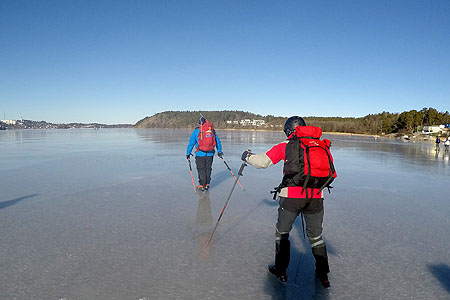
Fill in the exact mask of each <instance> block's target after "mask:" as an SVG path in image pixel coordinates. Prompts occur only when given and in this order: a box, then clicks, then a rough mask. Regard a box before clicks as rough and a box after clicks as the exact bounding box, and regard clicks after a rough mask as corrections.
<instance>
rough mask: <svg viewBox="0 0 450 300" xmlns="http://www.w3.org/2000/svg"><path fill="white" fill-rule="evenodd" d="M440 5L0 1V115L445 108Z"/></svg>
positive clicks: (106, 117)
mask: <svg viewBox="0 0 450 300" xmlns="http://www.w3.org/2000/svg"><path fill="white" fill-rule="evenodd" d="M449 16H450V1H448V0H420V1H419V0H404V1H402V0H365V1H361V0H339V1H336V0H324V1H311V0H298V1H290V0H283V1H275V0H273V1H264V0H258V1H232V0H226V1H225V0H224V1H215V0H211V1H206V0H204V1H181V0H180V1H172V0H164V1H162V0H161V1H158V0H153V1H150V0H149V1H144V0H140V1H125V0H124V1H117V0H107V1H94V0H89V1H84V0H70V1H69V0H54V1H48V0H41V1H32V0H30V1H22V0H2V1H0V114H1V115H0V119H3V118H6V119H21V118H23V119H27V120H45V121H47V122H53V123H69V122H85V123H90V122H98V123H106V124H118V123H129V124H134V123H136V122H137V121H139V120H140V119H142V118H144V117H146V116H151V115H153V114H155V113H159V112H163V111H170V110H172V111H174V110H175V111H187V110H189V111H196V110H242V111H248V112H252V113H256V114H260V115H263V116H265V115H274V116H283V117H289V116H292V115H300V116H323V117H331V116H337V117H362V116H365V115H368V114H377V113H381V112H383V111H388V112H393V113H394V112H403V111H409V110H412V109H416V110H420V109H422V108H424V107H433V108H435V109H437V110H438V111H442V112H445V111H447V110H450V17H449Z"/></svg>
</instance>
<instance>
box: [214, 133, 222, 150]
mask: <svg viewBox="0 0 450 300" xmlns="http://www.w3.org/2000/svg"><path fill="white" fill-rule="evenodd" d="M214 136H215V137H216V148H217V152H218V153H222V143H221V142H220V139H219V136H218V135H217V133H216V131H215V130H214Z"/></svg>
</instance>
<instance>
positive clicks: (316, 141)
mask: <svg viewBox="0 0 450 300" xmlns="http://www.w3.org/2000/svg"><path fill="white" fill-rule="evenodd" d="M321 135H322V129H320V128H319V127H315V126H297V128H296V130H295V132H294V133H293V134H292V136H291V137H290V138H289V142H288V144H287V145H286V152H285V158H286V159H285V163H284V177H283V182H282V185H283V186H301V187H303V189H306V188H316V189H320V191H322V190H323V189H324V188H325V187H329V186H330V184H331V183H332V182H333V180H334V178H336V176H337V175H336V170H335V168H334V164H333V157H332V155H331V152H330V146H331V142H330V141H329V140H327V139H324V140H320V137H321Z"/></svg>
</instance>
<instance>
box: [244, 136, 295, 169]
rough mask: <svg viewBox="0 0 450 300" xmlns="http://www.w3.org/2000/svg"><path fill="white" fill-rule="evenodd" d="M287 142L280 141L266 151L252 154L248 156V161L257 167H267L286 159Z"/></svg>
mask: <svg viewBox="0 0 450 300" xmlns="http://www.w3.org/2000/svg"><path fill="white" fill-rule="evenodd" d="M286 144H287V141H286V142H282V143H279V144H277V145H275V146H273V147H272V148H271V149H269V150H268V151H266V152H263V153H259V154H250V155H249V156H247V160H246V161H247V162H248V163H249V164H251V165H252V166H254V167H255V168H257V169H265V168H267V167H270V166H272V165H275V164H277V163H278V162H280V161H281V160H284V154H285V150H286Z"/></svg>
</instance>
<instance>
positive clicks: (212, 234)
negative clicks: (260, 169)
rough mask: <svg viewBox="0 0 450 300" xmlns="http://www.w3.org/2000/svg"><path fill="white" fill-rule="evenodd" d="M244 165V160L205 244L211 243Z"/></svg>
mask: <svg viewBox="0 0 450 300" xmlns="http://www.w3.org/2000/svg"><path fill="white" fill-rule="evenodd" d="M246 165H247V164H246V162H245V161H244V162H243V163H242V165H241V168H240V169H239V172H238V177H237V178H236V180H235V181H234V183H233V187H232V188H231V191H230V193H229V194H228V198H227V202H225V205H224V206H223V208H222V212H221V213H220V216H219V219H217V223H216V226H215V227H214V230H213V232H212V233H211V237H210V238H209V241H208V244H207V246H209V243H211V240H212V238H213V236H214V233H215V232H216V229H217V226H219V222H220V219H221V218H222V215H223V212H224V211H225V208H226V207H227V205H228V202H229V201H230V198H231V194H232V193H233V190H234V187H235V186H236V183H237V182H238V178H239V176H242V171H243V170H244V168H245V166H246Z"/></svg>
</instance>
